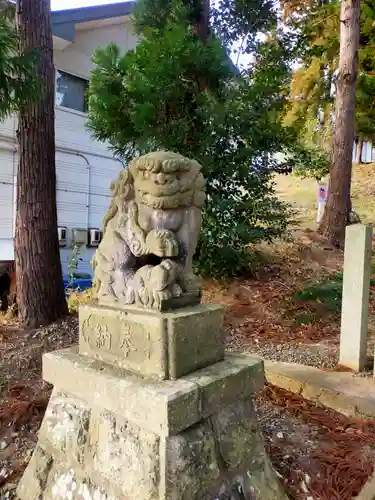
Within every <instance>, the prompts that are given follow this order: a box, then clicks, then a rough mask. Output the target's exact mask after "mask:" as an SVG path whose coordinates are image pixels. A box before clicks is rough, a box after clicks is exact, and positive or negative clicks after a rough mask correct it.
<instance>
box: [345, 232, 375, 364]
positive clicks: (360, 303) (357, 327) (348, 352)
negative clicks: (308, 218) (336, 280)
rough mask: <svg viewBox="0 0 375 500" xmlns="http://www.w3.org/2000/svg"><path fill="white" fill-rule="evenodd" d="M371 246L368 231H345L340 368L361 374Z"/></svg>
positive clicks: (366, 324)
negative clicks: (343, 367)
mask: <svg viewBox="0 0 375 500" xmlns="http://www.w3.org/2000/svg"><path fill="white" fill-rule="evenodd" d="M371 244H372V227H370V226H365V225H362V224H355V225H352V226H348V227H347V228H346V237H345V257H344V283H343V292H342V312H341V336H340V364H341V365H343V366H347V367H349V368H351V369H352V370H355V371H361V370H363V368H364V366H365V361H366V344H367V329H368V302H369V294H370V279H371Z"/></svg>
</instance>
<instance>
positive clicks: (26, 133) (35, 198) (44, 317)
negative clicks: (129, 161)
mask: <svg viewBox="0 0 375 500" xmlns="http://www.w3.org/2000/svg"><path fill="white" fill-rule="evenodd" d="M17 26H18V31H19V36H20V48H21V51H29V50H37V51H38V53H39V60H38V73H39V77H40V82H41V97H40V99H39V101H38V102H37V103H33V104H31V105H26V106H22V107H21V110H20V113H19V124H18V140H19V165H18V172H17V218H16V236H15V254H16V276H17V297H18V307H19V314H20V318H21V321H22V322H23V323H24V324H25V325H27V326H30V327H37V326H40V325H43V324H48V323H50V322H52V321H54V320H56V319H58V318H60V317H62V316H64V315H66V314H67V312H68V311H67V304H66V300H65V295H64V286H63V281H62V271H61V262H60V253H59V243H58V237H57V210H56V171H55V84H54V78H55V76H54V66H53V43H52V27H51V6H50V0H39V1H38V2H35V1H34V0H18V1H17Z"/></svg>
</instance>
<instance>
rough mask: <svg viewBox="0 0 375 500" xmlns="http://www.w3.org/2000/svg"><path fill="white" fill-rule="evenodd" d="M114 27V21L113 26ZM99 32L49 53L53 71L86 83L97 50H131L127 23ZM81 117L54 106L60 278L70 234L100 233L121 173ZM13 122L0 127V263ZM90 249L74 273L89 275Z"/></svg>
mask: <svg viewBox="0 0 375 500" xmlns="http://www.w3.org/2000/svg"><path fill="white" fill-rule="evenodd" d="M113 21H114V22H115V23H118V22H119V19H115V20H113ZM108 22H109V20H106V21H105V22H104V25H103V26H98V21H96V22H94V23H85V24H82V25H78V26H77V36H76V40H75V41H74V42H73V43H72V44H70V45H69V46H67V47H66V48H65V49H64V50H55V51H54V63H55V67H56V69H58V70H61V71H65V72H67V73H70V74H73V75H76V76H80V77H82V78H87V79H89V76H90V72H91V70H92V68H93V63H92V61H91V57H92V54H93V52H94V50H95V48H96V47H97V46H99V45H100V46H106V45H107V44H109V43H110V42H115V43H117V44H118V45H119V46H120V47H121V49H122V50H123V51H124V52H125V51H127V50H129V49H132V48H134V47H135V45H136V38H135V36H134V35H132V34H131V26H130V23H129V21H128V20H126V21H125V22H124V21H122V23H121V24H114V25H109V24H108ZM86 119H87V116H86V114H85V113H82V112H79V111H75V110H72V109H68V108H64V107H61V106H56V121H55V131H56V174H57V212H58V225H59V226H65V227H67V228H68V245H67V247H66V248H61V262H62V266H63V272H64V273H67V272H68V264H69V260H70V257H71V254H72V241H71V236H72V229H75V228H80V229H89V228H101V225H102V219H103V216H104V213H105V211H106V210H107V208H108V206H109V201H110V191H109V187H110V182H111V181H112V180H113V179H115V178H116V177H117V176H118V173H119V171H120V170H121V168H123V165H122V164H121V162H119V161H118V160H116V159H114V158H113V155H112V154H111V151H110V150H109V149H108V147H107V145H106V144H103V143H99V142H97V141H95V140H93V139H92V138H91V136H90V132H89V131H88V130H87V129H86ZM16 130H17V119H16V117H14V116H12V117H10V118H9V119H7V120H6V121H5V122H3V123H0V261H2V260H13V258H14V249H13V236H14V229H15V185H14V179H15V176H16V173H17V164H18V158H17V156H18V155H17V152H16V141H15V139H16ZM94 251H95V249H92V248H82V250H81V252H80V257H81V258H82V261H81V262H80V263H79V267H78V271H79V272H81V273H87V272H91V266H90V261H91V258H92V256H93V253H94Z"/></svg>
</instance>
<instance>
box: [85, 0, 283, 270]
mask: <svg viewBox="0 0 375 500" xmlns="http://www.w3.org/2000/svg"><path fill="white" fill-rule="evenodd" d="M209 7H210V10H208V8H209ZM134 21H135V26H136V29H137V31H138V33H139V34H140V35H141V37H140V38H141V41H140V43H139V44H138V45H137V47H136V48H135V50H133V51H131V52H128V53H127V54H121V53H120V50H119V48H118V47H117V46H116V45H114V44H111V45H110V46H109V47H107V48H103V49H100V50H98V51H96V53H95V56H94V62H95V64H96V67H95V69H94V71H93V74H92V78H91V81H90V89H89V109H90V112H89V126H90V127H91V130H92V131H93V134H94V136H95V137H96V138H97V139H99V140H106V141H108V142H109V143H110V144H111V146H112V148H113V149H114V151H115V152H116V153H117V154H118V155H119V156H121V157H122V158H124V159H125V160H128V159H129V158H131V157H132V156H133V155H136V154H142V153H146V152H149V151H152V150H155V149H167V150H172V151H176V152H179V153H181V154H183V155H185V156H188V157H192V158H195V159H197V160H198V161H199V162H200V163H201V164H202V165H203V169H204V172H203V173H204V176H205V178H206V179H207V193H208V200H209V201H208V203H207V204H206V207H205V209H204V213H203V218H204V220H203V229H202V234H201V239H200V242H199V245H198V251H197V256H196V262H197V264H198V266H199V271H200V272H201V273H202V274H205V275H219V276H224V275H233V274H238V273H241V272H246V271H248V270H249V252H248V245H249V244H250V243H255V242H257V241H259V240H262V239H267V240H271V239H272V238H274V237H277V236H279V235H280V234H282V233H283V232H284V230H285V228H286V224H287V218H286V214H287V211H286V207H285V206H284V205H283V203H281V202H280V201H279V200H278V199H277V197H276V195H275V192H274V190H273V185H272V183H271V182H270V180H271V177H272V174H273V172H274V169H275V168H276V167H277V165H278V164H277V161H276V159H275V153H277V152H279V151H280V150H281V149H283V147H284V146H285V144H286V143H287V142H288V141H289V140H290V136H289V132H288V131H287V130H285V128H284V127H283V123H282V121H283V114H284V111H285V106H286V104H287V91H288V86H289V77H290V67H289V61H290V49H289V45H288V42H289V39H288V40H284V39H282V38H281V36H279V33H278V32H277V13H276V11H275V10H274V9H273V3H272V2H270V1H268V0H256V1H254V2H238V1H236V0H223V1H221V2H220V3H219V5H216V4H215V5H214V4H211V5H209V3H208V1H206V0H205V1H202V2H201V1H199V0H189V1H187V2H183V1H179V0H157V1H151V0H142V1H139V2H137V6H136V10H135V13H134ZM260 34H263V35H264V36H259V35H260ZM234 43H237V44H238V45H241V46H242V48H243V50H244V51H245V52H247V53H248V54H251V62H250V64H249V66H248V67H247V69H246V71H244V73H243V74H241V73H240V72H239V71H238V70H237V68H236V67H235V66H234V64H233V63H232V61H231V60H230V58H229V55H228V54H229V52H230V50H231V49H232V47H233V44H234Z"/></svg>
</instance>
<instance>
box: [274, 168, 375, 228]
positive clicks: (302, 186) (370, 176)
mask: <svg viewBox="0 0 375 500" xmlns="http://www.w3.org/2000/svg"><path fill="white" fill-rule="evenodd" d="M274 180H275V184H276V192H277V194H278V196H279V198H280V199H281V200H283V201H286V202H288V203H290V204H291V206H292V208H293V209H294V213H295V223H296V224H298V225H299V226H300V227H302V228H314V227H315V225H316V222H315V220H316V205H317V182H316V181H315V180H314V179H302V178H300V177H297V176H295V175H276V176H275V178H274ZM327 184H328V181H327ZM351 194H352V202H353V208H354V210H355V211H356V212H357V213H358V215H359V216H360V218H361V221H362V222H364V223H370V222H374V221H375V163H370V164H368V165H353V176H352V193H351Z"/></svg>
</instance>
